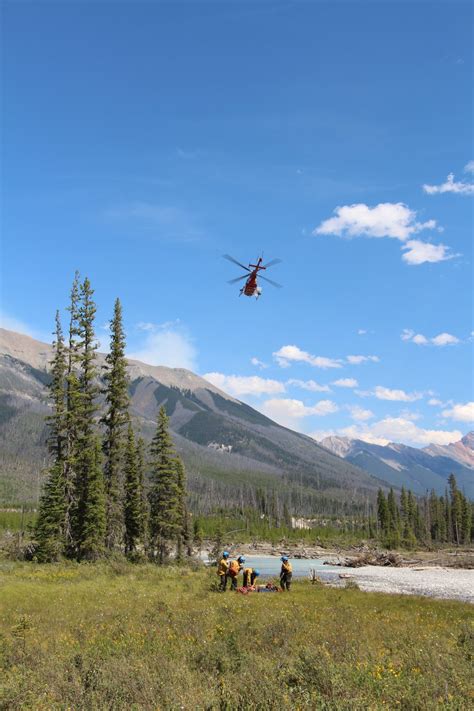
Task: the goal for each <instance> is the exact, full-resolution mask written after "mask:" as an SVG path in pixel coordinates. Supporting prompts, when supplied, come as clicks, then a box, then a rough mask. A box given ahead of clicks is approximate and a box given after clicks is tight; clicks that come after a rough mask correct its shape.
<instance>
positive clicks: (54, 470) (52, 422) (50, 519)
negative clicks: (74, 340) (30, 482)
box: [35, 311, 66, 562]
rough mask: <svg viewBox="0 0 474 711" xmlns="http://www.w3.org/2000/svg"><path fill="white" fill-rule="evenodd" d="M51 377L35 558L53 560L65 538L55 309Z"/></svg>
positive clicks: (62, 358) (61, 356) (60, 359)
mask: <svg viewBox="0 0 474 711" xmlns="http://www.w3.org/2000/svg"><path fill="white" fill-rule="evenodd" d="M53 348H54V358H53V361H52V364H51V365H52V368H51V375H52V380H51V384H50V386H49V391H50V399H51V403H52V409H53V412H52V414H51V415H49V416H48V417H47V418H46V419H47V422H48V425H49V437H48V449H49V453H50V455H51V457H52V464H51V467H50V469H49V472H48V479H47V481H46V484H45V486H44V489H43V492H42V496H41V500H40V505H39V511H38V520H37V523H36V530H35V534H36V540H37V543H38V548H37V554H36V555H37V558H38V560H39V561H41V562H44V561H53V560H57V559H58V558H59V556H60V555H61V554H62V553H63V552H64V547H65V539H64V533H65V531H64V528H65V511H66V506H65V503H66V502H65V494H66V487H65V473H66V407H65V382H66V355H65V347H64V336H63V332H62V328H61V320H60V317H59V311H57V312H56V331H55V341H54V343H53Z"/></svg>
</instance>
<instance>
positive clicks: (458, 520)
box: [448, 474, 463, 545]
mask: <svg viewBox="0 0 474 711" xmlns="http://www.w3.org/2000/svg"><path fill="white" fill-rule="evenodd" d="M448 484H449V495H450V499H451V526H452V540H453V541H454V543H456V544H457V545H459V544H460V543H461V539H462V517H463V504H462V494H461V492H460V491H459V489H458V486H457V482H456V477H455V476H454V474H450V475H449V478H448Z"/></svg>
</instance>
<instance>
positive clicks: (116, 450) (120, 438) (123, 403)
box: [102, 299, 130, 550]
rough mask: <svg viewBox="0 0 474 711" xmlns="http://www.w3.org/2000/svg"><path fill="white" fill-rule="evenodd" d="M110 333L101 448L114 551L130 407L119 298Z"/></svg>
mask: <svg viewBox="0 0 474 711" xmlns="http://www.w3.org/2000/svg"><path fill="white" fill-rule="evenodd" d="M110 332H111V339H110V351H109V353H108V354H107V356H106V358H105V361H106V365H105V375H104V380H105V382H106V389H105V401H106V413H105V415H104V417H103V419H102V422H103V424H104V425H105V435H104V446H103V450H104V457H105V469H104V473H105V487H106V500H107V534H106V543H107V547H108V548H109V549H110V550H113V549H117V548H119V547H120V546H121V543H122V540H123V528H124V521H123V507H122V490H123V453H124V447H125V439H126V436H127V434H126V425H127V422H128V406H129V395H128V378H127V362H126V360H125V334H124V330H123V324H122V306H121V304H120V301H119V299H116V301H115V306H114V315H113V318H112V320H111V322H110ZM129 434H130V433H129Z"/></svg>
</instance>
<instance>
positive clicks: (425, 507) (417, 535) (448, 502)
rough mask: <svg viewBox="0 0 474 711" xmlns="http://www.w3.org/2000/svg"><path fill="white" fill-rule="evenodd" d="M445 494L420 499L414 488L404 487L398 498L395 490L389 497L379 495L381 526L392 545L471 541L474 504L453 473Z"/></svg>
mask: <svg viewBox="0 0 474 711" xmlns="http://www.w3.org/2000/svg"><path fill="white" fill-rule="evenodd" d="M448 487H449V488H448V489H446V492H445V494H444V496H438V495H437V494H436V492H435V491H431V494H429V495H427V496H425V497H423V498H422V499H417V498H416V497H415V496H414V495H413V493H412V492H411V491H408V492H407V491H406V490H405V489H404V488H403V487H402V490H401V496H400V500H399V501H397V499H396V496H395V494H394V491H393V489H390V491H389V493H388V496H385V494H384V492H383V491H382V489H379V491H378V494H377V524H378V526H377V528H378V534H379V537H380V538H381V540H382V541H383V542H384V543H385V545H387V547H389V548H397V547H398V546H400V545H402V546H403V545H404V546H407V547H413V546H414V545H416V544H417V543H418V544H419V543H422V544H429V543H454V544H456V545H461V544H469V543H471V541H472V540H474V529H473V521H474V517H473V504H472V502H471V501H469V499H467V498H466V497H465V496H464V494H463V493H462V492H461V491H460V490H459V489H458V486H457V482H456V477H455V476H454V474H450V476H449V479H448Z"/></svg>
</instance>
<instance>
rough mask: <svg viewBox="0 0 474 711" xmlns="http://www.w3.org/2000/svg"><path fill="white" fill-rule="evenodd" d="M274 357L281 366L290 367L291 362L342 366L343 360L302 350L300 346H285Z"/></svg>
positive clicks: (332, 366) (330, 366)
mask: <svg viewBox="0 0 474 711" xmlns="http://www.w3.org/2000/svg"><path fill="white" fill-rule="evenodd" d="M273 357H274V358H275V360H276V361H277V363H278V365H279V366H280V367H281V368H288V366H289V365H290V362H300V363H308V364H309V365H312V366H313V367H314V368H323V369H325V368H341V367H342V366H341V361H340V360H338V359H334V358H326V357H324V356H315V355H311V353H307V352H306V351H302V350H301V348H298V346H283V347H282V348H280V350H278V351H276V352H275V353H273Z"/></svg>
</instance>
